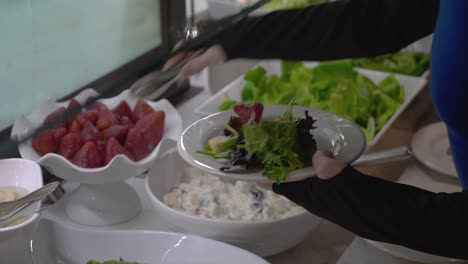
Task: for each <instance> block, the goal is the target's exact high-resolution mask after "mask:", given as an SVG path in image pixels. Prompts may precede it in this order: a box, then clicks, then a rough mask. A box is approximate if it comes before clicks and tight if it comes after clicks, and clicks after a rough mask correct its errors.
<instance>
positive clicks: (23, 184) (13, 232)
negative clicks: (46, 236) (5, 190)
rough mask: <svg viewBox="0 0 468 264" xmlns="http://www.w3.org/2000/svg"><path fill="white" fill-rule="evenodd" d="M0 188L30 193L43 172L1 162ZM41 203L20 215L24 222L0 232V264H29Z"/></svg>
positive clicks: (27, 164) (19, 162)
mask: <svg viewBox="0 0 468 264" xmlns="http://www.w3.org/2000/svg"><path fill="white" fill-rule="evenodd" d="M0 171H1V172H2V173H1V175H0V186H1V187H19V188H21V189H23V190H25V191H26V193H25V194H27V193H30V192H32V191H34V190H36V189H39V188H40V187H42V185H43V182H42V172H41V168H40V167H39V165H37V163H35V162H33V161H30V160H25V159H4V160H0ZM39 207H40V203H37V204H35V205H33V206H32V207H31V208H27V209H25V211H24V213H21V216H22V217H25V218H27V220H26V221H24V222H22V223H20V224H18V225H14V226H9V227H4V228H0V256H1V261H0V262H2V263H29V261H28V260H29V245H30V241H31V239H32V236H33V232H34V229H35V227H36V225H37V223H38V217H39V215H38V214H37V213H34V212H35V211H36V210H37V209H39Z"/></svg>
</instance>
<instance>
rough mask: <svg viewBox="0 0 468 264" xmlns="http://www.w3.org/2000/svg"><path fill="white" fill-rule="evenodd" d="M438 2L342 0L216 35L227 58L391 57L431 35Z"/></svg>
mask: <svg viewBox="0 0 468 264" xmlns="http://www.w3.org/2000/svg"><path fill="white" fill-rule="evenodd" d="M438 7H439V1H438V0H343V1H337V2H331V3H326V4H322V5H319V6H313V7H309V8H305V9H293V10H285V11H276V12H272V13H270V14H267V15H265V16H262V17H249V18H247V19H244V20H242V21H240V22H239V23H237V24H236V25H234V26H232V27H231V28H229V29H227V30H226V31H225V32H224V33H222V34H220V35H219V36H218V38H217V39H216V40H215V43H218V44H221V46H223V48H224V49H225V50H226V53H227V56H228V58H238V57H244V58H260V59H268V58H270V59H271V58H276V59H286V60H331V59H342V58H350V57H367V56H376V55H381V54H385V53H390V52H396V51H399V50H400V49H402V48H404V47H405V46H407V45H409V44H411V43H412V42H414V41H416V40H418V39H421V38H422V37H425V36H427V35H429V34H431V33H432V32H433V31H434V27H435V22H436V19H437V13H438Z"/></svg>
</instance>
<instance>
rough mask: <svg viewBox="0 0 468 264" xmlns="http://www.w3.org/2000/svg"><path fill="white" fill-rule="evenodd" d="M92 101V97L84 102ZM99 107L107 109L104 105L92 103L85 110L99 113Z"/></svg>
mask: <svg viewBox="0 0 468 264" xmlns="http://www.w3.org/2000/svg"><path fill="white" fill-rule="evenodd" d="M93 99H94V97H89V98H88V99H87V100H86V102H89V101H91V100H93ZM101 107H106V108H107V106H105V105H104V104H103V103H101V102H94V103H92V104H91V105H88V106H87V107H86V110H87V111H99V109H101Z"/></svg>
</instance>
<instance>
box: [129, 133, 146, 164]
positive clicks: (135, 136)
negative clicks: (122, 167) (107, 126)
mask: <svg viewBox="0 0 468 264" xmlns="http://www.w3.org/2000/svg"><path fill="white" fill-rule="evenodd" d="M124 147H125V148H126V149H127V150H128V151H130V152H131V153H132V154H133V156H134V157H135V160H136V161H139V160H142V159H144V158H146V156H148V155H149V154H150V153H151V152H150V151H149V149H148V145H147V144H146V142H145V139H144V138H143V135H142V134H141V132H140V131H138V130H137V129H136V128H131V129H130V130H129V131H128V134H127V138H126V139H125V144H124Z"/></svg>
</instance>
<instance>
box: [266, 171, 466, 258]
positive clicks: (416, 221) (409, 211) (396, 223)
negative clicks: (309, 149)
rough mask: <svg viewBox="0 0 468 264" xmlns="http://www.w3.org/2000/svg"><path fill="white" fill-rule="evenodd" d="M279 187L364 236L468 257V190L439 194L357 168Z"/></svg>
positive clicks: (311, 208)
mask: <svg viewBox="0 0 468 264" xmlns="http://www.w3.org/2000/svg"><path fill="white" fill-rule="evenodd" d="M273 191H275V192H276V193H278V194H281V195H284V196H286V197H287V198H289V199H290V200H292V201H293V202H295V203H297V204H299V205H301V206H303V207H304V208H306V209H307V210H308V211H309V212H311V213H313V214H316V215H318V216H320V217H322V218H325V219H327V220H330V221H332V222H334V223H336V224H338V225H340V226H342V227H344V228H346V229H348V230H350V231H351V232H354V233H355V234H357V235H359V236H361V237H364V238H367V239H371V240H376V241H382V242H387V243H392V244H398V245H402V246H405V247H408V248H412V249H415V250H418V251H422V252H427V253H430V254H434V255H440V256H446V257H451V258H458V259H468V250H467V246H468V225H467V224H466V223H467V222H468V192H460V193H451V194H447V193H433V192H429V191H426V190H423V189H419V188H416V187H412V186H409V185H404V184H399V183H394V182H389V181H385V180H382V179H379V178H376V177H371V176H367V175H365V174H362V173H360V172H359V171H357V170H355V169H354V168H352V167H351V166H348V167H346V168H345V169H344V170H343V171H342V172H341V173H339V174H338V175H337V176H335V177H333V178H331V179H328V180H321V179H319V178H316V177H315V178H310V179H307V180H304V181H298V182H289V183H281V184H279V185H273Z"/></svg>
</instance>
